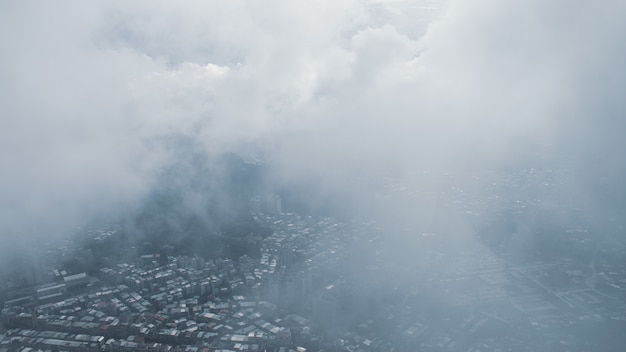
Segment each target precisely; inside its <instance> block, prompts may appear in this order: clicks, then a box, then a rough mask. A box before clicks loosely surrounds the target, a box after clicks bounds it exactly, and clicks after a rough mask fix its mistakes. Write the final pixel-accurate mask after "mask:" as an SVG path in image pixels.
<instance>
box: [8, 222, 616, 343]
mask: <svg viewBox="0 0 626 352" xmlns="http://www.w3.org/2000/svg"><path fill="white" fill-rule="evenodd" d="M256 220H257V221H258V222H260V223H261V224H263V225H264V226H267V227H270V228H272V229H273V234H272V235H271V236H268V237H267V238H265V239H263V242H262V246H261V251H260V255H259V256H258V257H257V258H252V257H249V256H246V255H244V256H241V257H240V258H237V259H226V258H221V259H207V258H203V257H201V256H199V255H196V256H193V257H187V256H179V257H169V258H167V259H166V260H165V258H162V257H160V256H159V255H158V254H149V255H143V256H141V257H139V258H137V260H136V261H135V262H134V263H119V264H116V265H112V266H110V267H107V268H102V269H101V270H100V271H99V273H98V275H97V277H89V276H87V275H86V274H84V273H80V274H76V275H65V277H64V278H63V279H62V280H57V281H56V282H55V283H53V284H49V285H44V286H39V287H36V288H35V289H34V290H32V291H31V292H30V294H29V295H26V296H24V297H18V298H16V299H13V300H10V301H7V302H6V304H5V308H4V309H3V311H2V319H1V322H2V326H3V332H2V335H0V352H13V351H19V352H30V351H39V350H41V351H51V352H53V351H207V352H241V351H246V352H247V351H251V352H254V351H259V352H262V351H265V352H267V351H272V352H306V351H316V352H318V351H333V352H356V351H359V352H374V351H378V352H387V351H389V352H391V351H396V352H398V351H416V350H420V351H456V350H464V351H498V350H502V351H506V350H516V351H531V350H553V351H568V350H585V349H587V350H590V349H591V347H593V345H591V344H588V345H585V341H584V338H583V336H585V335H584V333H585V331H591V330H593V329H602V328H603V327H618V328H620V327H623V325H619V324H623V322H626V305H625V304H624V303H623V302H624V298H625V297H626V296H624V295H625V293H626V279H624V278H626V267H625V266H615V265H609V263H607V262H605V261H601V260H598V261H597V262H596V261H594V262H593V263H591V264H590V265H589V266H588V267H587V266H581V265H579V264H578V265H577V264H576V262H574V261H567V260H560V261H554V262H550V263H533V264H528V265H512V264H510V263H507V262H506V261H505V260H504V259H502V258H503V256H498V255H496V254H494V252H493V251H491V250H489V249H488V248H486V247H485V246H483V245H481V244H479V243H476V242H473V243H474V244H473V245H470V244H464V245H463V247H462V249H455V250H454V251H450V252H448V253H446V252H445V251H443V250H439V248H440V247H439V246H437V243H436V241H438V236H436V235H434V236H419V239H420V241H422V242H420V243H417V245H418V247H423V250H420V251H419V252H415V253H413V256H412V257H411V258H410V262H411V263H412V265H413V266H408V265H403V264H402V262H401V261H400V259H398V258H394V256H393V255H394V254H395V253H396V252H395V249H394V247H389V246H388V244H387V243H386V242H388V241H386V240H385V237H384V236H382V235H381V234H380V233H379V231H378V230H381V229H378V230H377V231H372V228H376V224H375V223H373V222H363V223H358V222H354V223H350V224H347V223H341V222H338V221H336V220H334V219H332V218H313V217H303V216H298V215H295V214H278V215H277V214H273V215H263V214H261V213H258V214H256ZM441 248H443V247H441ZM577 329H578V330H577ZM569 331H580V332H581V333H580V334H579V335H575V334H571V333H569Z"/></svg>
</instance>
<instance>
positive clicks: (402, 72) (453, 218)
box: [0, 0, 626, 350]
mask: <svg viewBox="0 0 626 352" xmlns="http://www.w3.org/2000/svg"><path fill="white" fill-rule="evenodd" d="M624 18H626V3H625V2H622V1H617V0H608V1H602V2H591V1H583V0H575V1H563V0H552V1H545V0H543V1H540V0H526V1H518V0H512V1H505V2H503V1H495V0H477V1H471V2H468V1H457V0H448V1H444V0H405V1H403V0H397V1H396V0H376V1H374V0H370V1H349V0H347V1H343V0H340V1H337V0H335V1H314V2H311V1H283V2H279V1H263V2H254V1H222V2H218V1H188V2H183V3H181V2H168V1H135V2H126V1H108V2H96V3H83V2H79V1H58V2H35V1H18V2H2V3H1V4H0V165H1V168H2V169H1V170H2V173H1V174H0V175H1V176H0V181H1V182H0V241H1V242H0V243H1V244H0V246H1V251H0V252H2V253H5V257H6V258H8V257H9V256H8V253H11V252H12V251H14V250H15V248H23V247H24V246H30V245H31V244H30V243H32V240H49V239H62V238H67V237H69V236H70V235H74V234H75V233H76V231H77V228H85V227H88V226H90V225H92V224H94V223H103V222H116V221H117V222H120V221H124V220H123V219H124V218H126V217H128V216H129V215H128V214H136V213H141V211H142V209H143V207H144V206H145V204H146V203H148V202H149V199H152V198H151V197H152V195H153V194H155V192H157V193H158V192H161V191H162V190H163V189H167V190H169V191H171V192H172V193H177V194H181V196H180V198H181V200H180V203H176V204H177V205H175V207H176V208H177V209H182V210H180V213H184V214H195V215H197V216H198V217H199V218H201V220H200V222H203V221H204V222H206V223H212V222H213V221H214V219H213V218H207V219H204V220H202V218H203V217H204V216H205V215H206V214H204V213H203V211H204V209H205V208H206V204H209V203H210V204H213V206H215V207H218V208H221V209H222V211H223V212H222V211H217V212H216V213H215V214H217V215H215V217H216V218H219V219H225V218H230V217H232V218H236V217H237V216H238V214H239V212H240V211H244V212H245V210H242V209H244V208H242V207H243V206H242V205H241V204H243V203H241V204H240V203H238V202H239V201H241V200H237V199H236V200H233V193H232V192H235V193H236V194H245V195H248V193H247V192H248V191H249V192H252V193H254V192H257V193H258V194H262V195H265V194H280V195H281V196H283V210H284V212H286V213H287V212H290V213H293V212H295V213H298V212H302V213H306V212H308V213H309V214H313V215H320V214H322V215H323V216H327V215H332V216H334V217H337V218H340V219H342V221H346V222H350V221H355V220H354V219H358V220H359V221H366V222H367V221H373V222H375V223H376V225H375V226H374V225H372V227H373V228H374V227H375V228H376V229H377V231H380V232H382V233H383V235H382V240H381V241H382V242H384V243H386V244H385V245H380V251H379V252H377V253H378V254H376V255H375V256H379V257H378V258H379V259H376V260H379V261H385V260H397V261H398V263H401V264H398V265H401V266H402V267H404V268H405V269H406V271H402V270H400V271H394V272H393V275H392V274H391V273H389V272H387V273H386V274H383V275H389V277H390V279H389V280H391V281H392V282H393V283H390V285H394V284H397V283H398V282H403V283H407V285H410V284H408V282H412V281H411V280H418V279H419V280H421V279H424V280H426V279H427V278H430V276H433V275H432V274H433V272H434V271H431V268H430V266H431V265H434V264H433V262H431V261H430V259H428V258H430V257H428V256H430V255H433V253H435V252H437V253H447V254H446V255H450V256H452V257H454V256H457V254H458V255H459V256H462V255H461V254H459V253H463V251H465V250H467V251H470V248H479V250H480V251H485V252H492V251H496V254H497V256H499V257H500V258H505V259H504V260H505V261H509V262H507V263H508V264H501V265H500V264H499V265H500V266H501V267H505V266H507V265H509V264H511V263H515V264H516V265H517V264H520V263H528V262H529V261H532V260H554V258H564V257H567V258H575V259H573V260H574V261H576V260H578V261H579V262H578V263H580V265H581V266H584V267H593V270H594V274H593V275H595V267H594V265H595V261H596V256H597V255H598V253H600V256H602V255H603V253H604V255H606V256H607V258H608V257H610V258H611V259H610V260H615V262H620V261H623V259H625V257H624V254H626V252H621V249H626V242H625V241H624V222H625V221H626V220H624V219H626V218H625V216H626V211H625V210H626V207H625V204H626V203H625V202H626V188H625V187H624V182H623V180H624V175H625V171H626V157H625V156H624V151H626V139H625V138H624V137H623V134H624V132H626V121H625V119H624V117H625V114H626V99H624V92H625V91H626V41H624V38H623V37H624V34H625V33H626V22H625V21H624ZM224 156H226V159H224ZM231 156H235V158H237V160H242V161H243V162H244V164H246V165H257V166H259V165H261V166H262V168H263V171H262V176H261V177H259V179H256V178H255V179H254V182H253V181H250V180H251V179H252V178H246V177H247V176H242V177H241V178H237V177H240V176H237V175H239V174H237V173H236V172H235V173H233V171H232V169H229V167H231V168H232V167H234V168H235V170H241V167H239V166H232V165H239V164H237V163H235V164H233V163H232V162H231V161H229V160H230V159H228V158H229V157H231ZM198 160H201V161H202V165H203V166H202V167H199V166H198V165H199V164H198V163H199V162H198ZM224 160H226V161H224ZM205 164H206V165H208V166H206V165H205ZM172 170H175V171H172ZM246 170H247V169H246ZM204 172H206V174H207V175H209V174H210V176H207V177H206V179H207V180H206V182H207V185H208V186H206V187H204V186H202V187H199V186H198V187H196V186H194V185H195V183H194V182H195V181H194V180H197V179H198V178H203V177H204V175H205V174H204ZM251 173H252V172H251ZM172 175H174V176H172ZM233 175H235V176H233ZM235 179H236V181H233V180H235ZM230 182H233V184H235V185H234V186H233V185H231V184H230ZM226 184H228V185H226ZM241 184H244V185H248V186H249V187H250V190H248V189H246V190H244V191H242V189H243V188H245V186H240V185H241ZM164 187H165V188H164ZM242 187H243V188H242ZM237 192H241V193H237ZM242 197H243V196H242ZM247 202H248V199H244V203H246V204H248V203H247ZM233 209H235V210H233ZM233 214H235V215H233ZM503 214H504V215H503ZM248 215H249V214H248ZM248 215H246V216H248ZM303 215H304V214H303ZM307 215H308V214H307ZM157 217H158V216H157ZM120 219H122V220H120ZM364 219H366V220H364ZM257 220H258V219H257ZM164 221H165V220H164ZM171 221H172V222H175V221H177V220H171ZM246 221H247V220H246ZM170 225H171V224H170ZM177 228H178V227H177ZM215 228H219V226H217V225H216V226H215ZM216 231H217V230H216ZM220 231H221V230H220ZM220 233H221V232H220ZM572 234H574V235H572ZM577 236H578V237H577ZM367 238H368V239H369V237H367ZM431 238H434V239H433V240H431ZM564 238H568V241H569V240H571V241H573V242H572V243H574V242H575V243H579V245H572V247H568V246H567V245H563V243H564V242H561V240H562V239H564ZM425 239H426V240H425ZM155 241H157V240H155ZM357 242H358V241H357ZM567 243H569V242H567ZM581 243H583V244H581ZM590 243H591V244H590ZM355 246H358V244H357V243H355ZM578 246H579V247H578ZM603 250H606V252H603ZM498 251H499V252H498ZM355 252H356V250H355ZM481 253H483V252H481ZM370 254H371V253H369V252H367V251H366V250H363V252H362V253H360V254H355V255H354V258H352V259H354V260H355V261H357V262H359V263H361V264H363V266H367V265H373V264H372V262H370V260H374V259H371V258H367V256H368V255H370ZM437 255H438V254H437ZM427 257H428V258H427ZM380 258H385V259H380ZM546 258H548V259H546ZM376 260H374V261H376ZM607 260H608V259H607ZM361 261H362V262H361ZM377 263H378V262H377ZM437 263H438V264H437V265H438V268H439V269H441V268H445V270H450V271H451V272H453V271H455V270H457V269H456V266H457V265H459V266H460V265H461V264H458V263H446V261H445V260H442V261H440V262H437ZM379 264H380V263H379ZM379 266H380V265H379ZM439 269H437V270H439ZM380 270H384V269H380ZM432 270H434V269H432ZM377 275H379V274H377ZM363 276H364V277H365V278H361V279H360V280H361V281H359V282H367V281H368V280H369V278H368V277H367V274H363ZM594 278H595V276H594ZM594 280H595V279H594ZM594 282H595V281H594ZM363 285H364V286H365V287H369V286H367V284H365V283H363ZM594 285H595V284H594ZM587 288H589V289H591V284H589V285H588V287H587ZM593 288H594V289H595V286H594V287H593ZM624 292H625V291H620V293H619V294H616V295H615V296H614V297H618V298H619V302H621V304H622V305H623V298H624ZM407 297H408V296H407ZM612 297H613V296H612ZM405 299H407V298H405ZM443 301H444V302H446V303H448V302H447V301H446V299H443ZM609 335H610V336H612V338H613V337H615V335H611V334H610V333H609ZM615 338H616V340H615V341H617V337H615ZM611 341H613V340H611ZM613 347H614V348H615V349H613ZM607 350H618V349H617V345H610V346H609V347H607Z"/></svg>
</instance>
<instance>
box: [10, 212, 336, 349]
mask: <svg viewBox="0 0 626 352" xmlns="http://www.w3.org/2000/svg"><path fill="white" fill-rule="evenodd" d="M263 221H271V222H272V224H273V225H274V228H275V229H276V231H275V233H274V234H273V235H272V236H269V237H268V238H266V239H265V240H264V244H263V248H262V251H261V255H260V258H255V259H253V258H250V257H249V256H242V257H240V258H238V260H232V259H211V260H209V259H205V258H202V257H200V256H194V257H184V256H181V257H171V258H169V260H168V263H167V264H165V265H163V264H164V263H163V261H162V258H159V255H158V254H155V255H143V256H141V257H140V258H138V260H137V261H136V262H135V263H120V264H117V265H115V266H113V267H108V268H102V269H101V270H100V272H99V275H98V277H93V278H89V277H87V275H86V274H84V273H82V274H78V275H71V276H67V277H65V279H64V282H61V283H55V284H51V285H46V286H42V287H39V288H36V289H35V294H34V295H33V296H30V297H28V298H25V299H17V300H12V301H8V302H7V303H6V305H5V309H4V310H3V312H2V324H3V326H4V328H5V329H8V330H7V331H6V332H5V333H4V336H2V341H1V342H0V351H28V349H33V350H43V351H46V350H50V351H280V352H288V351H299V352H303V351H306V350H307V349H310V348H313V350H317V349H318V348H319V346H320V341H321V338H320V337H319V336H318V335H316V334H315V333H313V331H315V329H314V328H313V324H312V323H311V322H309V320H307V319H305V318H303V317H302V316H299V315H296V314H293V313H292V312H291V311H289V310H285V309H284V308H285V307H288V306H289V305H290V304H295V303H296V302H298V301H299V300H301V299H303V298H304V297H305V296H306V295H307V294H308V292H311V290H312V289H313V285H315V284H316V282H318V281H319V284H320V285H321V284H322V283H323V281H324V280H325V274H324V271H325V270H328V271H330V268H329V264H328V263H326V259H327V258H326V255H324V254H323V252H324V251H328V253H330V252H332V251H333V248H337V244H336V243H337V242H339V240H338V238H339V237H338V236H330V233H331V232H332V233H333V234H337V232H338V230H337V227H338V225H337V224H336V223H335V222H333V221H331V220H330V219H322V220H319V221H313V220H312V218H309V219H306V220H301V219H300V218H299V217H298V216H293V215H284V216H282V218H281V217H276V216H273V217H270V216H267V217H264V219H263ZM305 224H306V225H307V226H304V225H305ZM324 237H326V238H327V239H328V240H327V241H325V240H323V238H324ZM336 254H337V257H338V256H339V253H336ZM321 263H323V264H324V266H322V265H321ZM90 280H91V282H92V284H90V285H89V287H86V286H87V284H89V282H90ZM77 287H81V288H82V290H77V289H76V288H77ZM270 302H274V303H270ZM275 303H279V304H280V307H279V305H276V304H275Z"/></svg>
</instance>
